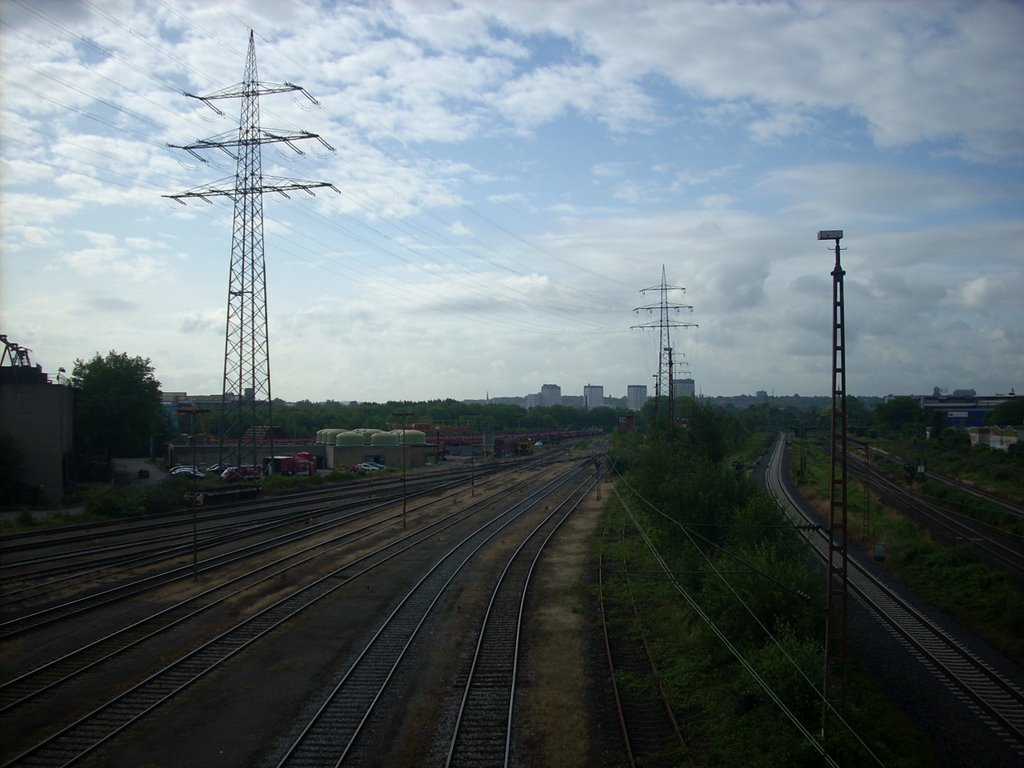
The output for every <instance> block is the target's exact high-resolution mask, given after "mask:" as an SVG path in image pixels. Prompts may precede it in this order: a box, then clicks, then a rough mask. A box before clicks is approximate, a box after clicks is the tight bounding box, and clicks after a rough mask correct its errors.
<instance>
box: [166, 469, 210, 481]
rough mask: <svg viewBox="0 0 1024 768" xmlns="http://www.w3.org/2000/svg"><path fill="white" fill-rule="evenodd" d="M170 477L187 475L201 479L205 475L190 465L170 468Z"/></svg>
mask: <svg viewBox="0 0 1024 768" xmlns="http://www.w3.org/2000/svg"><path fill="white" fill-rule="evenodd" d="M171 477H187V478H191V479H193V480H202V479H203V478H205V477H206V475H205V474H204V473H203V472H200V471H199V470H198V469H194V468H192V467H175V468H174V469H172V470H171Z"/></svg>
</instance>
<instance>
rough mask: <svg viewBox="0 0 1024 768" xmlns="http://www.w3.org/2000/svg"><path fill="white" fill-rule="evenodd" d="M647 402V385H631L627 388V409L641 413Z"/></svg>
mask: <svg viewBox="0 0 1024 768" xmlns="http://www.w3.org/2000/svg"><path fill="white" fill-rule="evenodd" d="M646 402H647V385H646V384H630V385H629V386H627V387H626V407H627V408H629V409H630V410H631V411H639V410H640V409H641V408H643V407H644V403H646Z"/></svg>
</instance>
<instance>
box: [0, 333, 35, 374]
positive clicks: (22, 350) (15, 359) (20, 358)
mask: <svg viewBox="0 0 1024 768" xmlns="http://www.w3.org/2000/svg"><path fill="white" fill-rule="evenodd" d="M0 343H2V344H3V345H4V348H3V350H0V365H3V364H4V361H5V360H6V361H8V362H9V363H10V366H11V367H12V368H31V367H32V359H31V357H30V356H29V352H31V351H32V350H31V349H29V348H28V347H23V346H21V345H20V344H18V343H16V342H13V341H8V340H7V334H0Z"/></svg>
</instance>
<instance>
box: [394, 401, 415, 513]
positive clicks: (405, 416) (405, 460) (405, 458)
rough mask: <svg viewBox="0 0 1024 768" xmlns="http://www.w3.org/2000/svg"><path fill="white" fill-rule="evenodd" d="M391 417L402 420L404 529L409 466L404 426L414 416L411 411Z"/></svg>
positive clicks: (407, 432)
mask: <svg viewBox="0 0 1024 768" xmlns="http://www.w3.org/2000/svg"><path fill="white" fill-rule="evenodd" d="M391 415H392V416H397V417H398V418H400V419H401V420H402V527H403V528H405V511H406V504H407V503H408V495H407V494H406V492H405V468H406V466H407V465H408V464H409V454H408V450H409V429H408V427H407V426H406V425H407V424H408V423H409V417H410V416H414V415H415V414H414V413H412V412H411V411H402V412H401V413H393V414H391Z"/></svg>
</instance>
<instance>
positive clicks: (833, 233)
mask: <svg viewBox="0 0 1024 768" xmlns="http://www.w3.org/2000/svg"><path fill="white" fill-rule="evenodd" d="M818 239H819V240H842V239H843V230H841V229H822V230H819V231H818Z"/></svg>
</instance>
